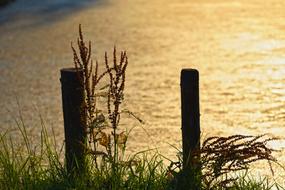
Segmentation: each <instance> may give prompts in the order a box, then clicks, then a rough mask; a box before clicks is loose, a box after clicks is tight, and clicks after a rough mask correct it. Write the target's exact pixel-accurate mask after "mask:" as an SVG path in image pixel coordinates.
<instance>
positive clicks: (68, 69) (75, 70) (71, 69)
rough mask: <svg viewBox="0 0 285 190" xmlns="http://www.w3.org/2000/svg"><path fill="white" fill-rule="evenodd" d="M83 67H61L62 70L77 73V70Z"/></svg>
mask: <svg viewBox="0 0 285 190" xmlns="http://www.w3.org/2000/svg"><path fill="white" fill-rule="evenodd" d="M81 70H82V69H80V68H78V69H76V68H75V67H67V68H62V69H60V72H71V73H73V72H74V73H75V72H77V71H81Z"/></svg>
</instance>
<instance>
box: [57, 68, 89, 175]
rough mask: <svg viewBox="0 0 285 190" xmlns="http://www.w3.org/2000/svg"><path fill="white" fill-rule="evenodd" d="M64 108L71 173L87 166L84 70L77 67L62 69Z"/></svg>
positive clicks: (67, 161) (67, 165) (66, 148)
mask: <svg viewBox="0 0 285 190" xmlns="http://www.w3.org/2000/svg"><path fill="white" fill-rule="evenodd" d="M60 73H61V79H60V81H61V89H62V108H63V118H64V132H65V161H66V167H67V171H68V172H69V173H70V174H72V175H73V174H76V173H79V172H82V171H83V170H84V168H85V164H86V163H85V147H84V146H85V145H86V139H87V132H86V131H87V129H86V125H85V122H86V114H85V113H86V112H85V111H84V89H83V86H82V85H81V81H80V78H83V71H82V70H79V71H78V72H77V70H76V69H75V68H66V69H61V70H60Z"/></svg>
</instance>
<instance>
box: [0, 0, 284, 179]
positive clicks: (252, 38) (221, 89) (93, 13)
mask: <svg viewBox="0 0 285 190" xmlns="http://www.w3.org/2000/svg"><path fill="white" fill-rule="evenodd" d="M20 2H21V1H20ZM47 7H49V5H47ZM11 10H12V8H11V7H8V8H6V9H5V10H0V17H1V19H2V21H1V20H0V21H1V25H0V47H1V48H0V74H1V80H0V86H1V93H0V100H1V108H0V114H1V119H0V122H1V128H2V130H4V129H7V128H11V127H13V126H14V124H13V122H12V119H11V113H7V109H9V110H10V111H11V112H12V113H15V112H16V111H17V110H18V108H17V105H16V96H17V97H18V99H19V102H20V103H21V106H22V110H23V114H24V117H25V118H27V121H26V122H27V123H28V124H29V127H30V129H31V130H32V131H33V132H34V133H35V136H36V135H38V131H39V127H38V120H39V119H38V116H37V113H38V112H40V113H41V114H42V115H43V116H44V118H45V119H46V121H47V123H48V126H50V125H52V126H54V127H55V133H56V135H57V138H59V139H62V136H63V127H62V123H63V122H62V111H61V96H60V83H59V69H60V68H62V67H69V66H71V65H72V53H71V50H70V41H75V40H76V37H77V27H78V24H79V23H81V24H82V25H83V29H84V32H85V34H86V38H88V39H90V40H92V41H93V47H94V48H93V50H94V51H93V52H94V57H95V56H96V58H97V59H98V60H99V61H101V62H102V60H103V53H104V51H105V50H108V51H111V50H112V47H113V45H114V44H116V45H117V48H118V49H126V50H127V51H128V54H129V60H130V65H129V68H128V73H127V90H126V100H127V107H128V108H129V110H131V111H133V112H135V113H137V114H138V115H139V116H140V117H142V118H143V119H144V120H145V121H146V124H145V125H143V127H144V128H145V129H146V131H147V132H148V134H146V133H145V132H144V130H143V129H142V128H140V127H139V126H140V125H139V124H138V123H137V122H136V121H130V120H127V121H125V122H124V123H123V124H124V126H128V127H133V126H138V128H136V129H135V130H134V132H133V134H132V135H131V138H130V144H129V150H130V151H138V150H142V149H146V148H148V147H150V148H152V147H159V148H160V151H161V152H162V153H163V154H165V155H167V156H170V157H172V158H173V157H174V156H175V153H176V150H175V149H173V148H170V146H169V144H173V145H175V146H178V147H179V144H180V139H181V134H180V93H179V90H180V89H179V88H180V86H179V75H180V70H181V69H182V68H189V67H191V68H197V69H198V70H199V72H200V99H201V100H200V105H201V129H202V133H203V134H202V135H203V137H207V136H212V135H231V134H237V133H239V134H253V135H257V134H264V133H268V134H270V135H271V136H275V137H280V138H285V1H283V0H268V1H260V0H235V1H234V0H233V1H228V0H199V1H194V0H187V1H186V0H152V1H146V0H109V1H103V0H101V1H98V2H95V3H90V4H89V5H87V6H86V5H82V6H77V7H70V8H68V9H66V8H61V9H59V10H57V9H54V8H52V9H48V11H44V10H45V9H41V11H38V12H37V11H35V10H37V7H35V8H34V9H33V10H32V11H31V10H29V9H27V10H24V11H23V10H22V11H16V12H13V11H11ZM1 11H2V12H1ZM9 11H10V12H9ZM11 12H12V13H11ZM7 15H8V16H7ZM11 15H12V16H11ZM3 18H5V19H6V20H5V19H3ZM3 20H4V21H3ZM272 145H273V147H275V148H278V149H281V150H282V151H281V152H278V153H276V154H275V155H276V156H277V157H278V159H280V161H281V163H283V164H285V150H284V147H285V140H284V139H283V140H281V141H279V142H275V143H273V144H272ZM265 164H266V163H265ZM265 164H262V165H259V166H257V168H260V169H261V174H262V175H264V174H270V173H269V170H268V166H267V165H265ZM278 171H279V170H278ZM276 177H279V179H280V181H281V182H282V181H283V182H284V180H282V178H285V172H284V171H283V173H281V172H280V173H278V172H277V176H276ZM284 183H285V182H284Z"/></svg>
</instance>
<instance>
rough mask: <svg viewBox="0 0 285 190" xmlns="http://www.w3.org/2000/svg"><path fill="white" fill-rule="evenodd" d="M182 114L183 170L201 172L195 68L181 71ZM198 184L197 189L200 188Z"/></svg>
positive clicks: (197, 75)
mask: <svg viewBox="0 0 285 190" xmlns="http://www.w3.org/2000/svg"><path fill="white" fill-rule="evenodd" d="M181 115H182V146H183V171H184V172H185V173H187V172H194V171H195V173H196V175H197V174H199V173H200V164H199V155H197V154H194V152H196V153H197V151H199V149H200V109H199V72H198V71H197V70H195V69H182V71H181ZM198 183H199V182H198ZM199 186H200V184H197V186H196V188H195V189H199Z"/></svg>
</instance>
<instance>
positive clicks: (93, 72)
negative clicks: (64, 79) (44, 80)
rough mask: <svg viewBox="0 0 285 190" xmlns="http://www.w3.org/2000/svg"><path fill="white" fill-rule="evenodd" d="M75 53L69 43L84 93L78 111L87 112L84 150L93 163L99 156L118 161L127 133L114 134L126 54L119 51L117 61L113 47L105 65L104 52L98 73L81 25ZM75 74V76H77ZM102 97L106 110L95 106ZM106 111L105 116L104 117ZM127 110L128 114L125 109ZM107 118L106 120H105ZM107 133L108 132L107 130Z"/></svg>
mask: <svg viewBox="0 0 285 190" xmlns="http://www.w3.org/2000/svg"><path fill="white" fill-rule="evenodd" d="M77 45H78V49H79V53H77V51H76V49H75V48H74V47H73V45H72V44H71V48H72V51H73V61H74V66H75V68H76V69H77V70H82V71H83V77H82V78H79V80H80V81H81V83H82V87H83V88H84V92H85V104H84V106H83V107H82V112H85V113H87V114H86V115H87V118H85V120H86V121H85V123H86V126H87V128H88V134H89V135H88V142H89V143H88V146H87V147H86V150H87V151H86V152H87V153H90V154H92V155H94V160H95V164H96V166H97V164H98V162H97V159H98V158H99V157H103V158H104V159H105V158H108V159H109V160H110V161H112V162H113V163H117V162H118V161H119V160H118V159H119V155H118V152H119V149H121V150H124V148H125V145H126V142H127V135H126V134H125V132H124V131H123V132H120V133H118V126H119V123H120V117H121V114H122V113H126V111H125V110H124V111H121V107H120V106H121V104H122V102H123V100H124V89H125V78H126V69H127V66H128V57H127V53H126V51H122V52H121V54H120V59H119V60H117V55H116V47H114V51H113V64H112V65H111V64H109V60H108V55H107V52H105V67H106V70H105V71H104V72H103V73H101V74H99V71H98V70H99V64H98V61H96V62H95V67H94V65H93V61H92V59H91V42H90V41H89V42H88V43H86V42H85V41H84V38H83V33H82V30H81V25H79V38H78V40H77ZM78 76H79V75H78ZM106 76H109V80H108V81H109V82H108V84H107V85H105V86H103V87H102V86H101V83H102V82H101V80H102V79H103V78H105V77H106ZM99 97H103V98H106V99H107V101H106V102H107V105H106V110H105V112H104V110H102V109H98V105H97V99H98V98H99ZM106 113H107V115H108V117H105V114H106ZM127 113H132V112H130V111H128V112H127ZM106 118H107V119H106ZM109 129H111V131H112V132H111V133H109V132H108V131H110V130H109Z"/></svg>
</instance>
